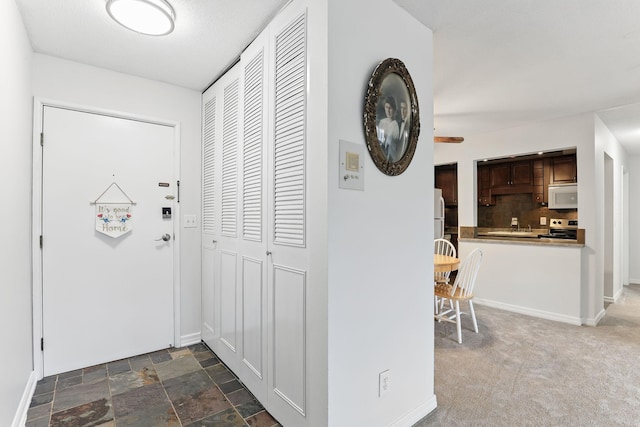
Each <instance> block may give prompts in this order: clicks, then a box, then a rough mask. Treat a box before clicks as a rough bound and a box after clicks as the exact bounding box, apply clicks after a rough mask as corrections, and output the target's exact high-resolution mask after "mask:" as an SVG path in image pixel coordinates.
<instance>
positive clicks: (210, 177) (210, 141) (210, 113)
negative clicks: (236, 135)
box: [202, 97, 216, 233]
mask: <svg viewBox="0 0 640 427" xmlns="http://www.w3.org/2000/svg"><path fill="white" fill-rule="evenodd" d="M203 137H204V142H203V149H202V151H203V153H202V230H203V231H204V232H207V233H213V232H215V201H214V196H215V189H214V184H215V179H214V173H215V159H216V98H215V97H213V98H211V99H210V100H209V101H208V102H207V103H206V104H205V106H204V129H203Z"/></svg>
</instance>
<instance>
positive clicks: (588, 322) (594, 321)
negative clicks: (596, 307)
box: [582, 308, 605, 326]
mask: <svg viewBox="0 0 640 427" xmlns="http://www.w3.org/2000/svg"><path fill="white" fill-rule="evenodd" d="M604 314H605V310H604V308H603V309H602V310H600V312H599V313H598V314H596V317H594V318H593V319H582V324H583V325H587V326H598V322H600V321H601V320H602V318H603V317H604Z"/></svg>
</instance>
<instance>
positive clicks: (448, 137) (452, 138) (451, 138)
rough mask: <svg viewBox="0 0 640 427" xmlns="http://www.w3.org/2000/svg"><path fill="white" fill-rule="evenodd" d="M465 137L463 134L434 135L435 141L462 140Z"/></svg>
mask: <svg viewBox="0 0 640 427" xmlns="http://www.w3.org/2000/svg"><path fill="white" fill-rule="evenodd" d="M462 141H464V138H463V137H461V136H434V137H433V142H462Z"/></svg>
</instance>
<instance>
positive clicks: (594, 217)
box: [434, 113, 604, 324]
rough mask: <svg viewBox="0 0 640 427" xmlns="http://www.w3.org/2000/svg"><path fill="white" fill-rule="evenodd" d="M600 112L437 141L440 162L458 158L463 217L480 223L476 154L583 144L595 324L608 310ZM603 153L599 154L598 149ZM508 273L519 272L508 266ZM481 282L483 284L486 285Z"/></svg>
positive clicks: (584, 308)
mask: <svg viewBox="0 0 640 427" xmlns="http://www.w3.org/2000/svg"><path fill="white" fill-rule="evenodd" d="M594 122H595V115H594V114H592V113H588V114H581V115H577V116H572V117H564V118H560V119H555V120H549V121H545V122H539V123H533V124H530V125H526V126H521V127H515V128H509V129H504V130H499V131H495V132H487V133H483V134H478V135H463V136H464V137H465V141H464V142H463V143H462V144H436V147H435V151H434V158H435V164H444V163H453V162H457V163H458V223H459V225H461V226H474V225H476V224H477V220H476V197H475V192H476V188H477V187H476V182H475V166H474V161H475V160H482V159H484V158H498V157H507V156H510V155H518V154H530V153H535V152H538V151H549V150H558V149H563V148H569V147H576V148H577V162H578V215H579V220H580V228H584V229H585V247H584V248H583V249H582V250H581V251H582V261H581V263H580V264H581V271H580V272H576V274H579V275H580V277H581V280H582V282H581V305H580V306H581V315H582V321H583V323H586V324H595V323H596V322H597V321H598V320H599V318H600V316H602V314H603V295H604V287H603V260H602V245H603V237H602V227H603V220H602V218H603V210H602V203H601V202H600V201H601V200H602V199H603V192H604V183H603V178H602V177H603V160H602V154H601V153H602V148H598V147H596V146H595V145H596V144H595V142H594V141H595V140H596V138H595V130H594ZM597 153H599V154H597ZM504 274H505V276H507V277H508V276H511V275H513V276H514V277H517V275H518V272H517V271H515V270H514V269H511V268H510V267H509V266H508V265H507V266H505V271H504ZM481 285H482V284H481V283H480V282H478V288H480V287H481Z"/></svg>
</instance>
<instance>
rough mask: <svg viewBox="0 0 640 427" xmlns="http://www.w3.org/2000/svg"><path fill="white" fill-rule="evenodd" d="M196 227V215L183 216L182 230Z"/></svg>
mask: <svg viewBox="0 0 640 427" xmlns="http://www.w3.org/2000/svg"><path fill="white" fill-rule="evenodd" d="M197 226H198V216H197V215H185V216H184V228H196V227H197Z"/></svg>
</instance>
